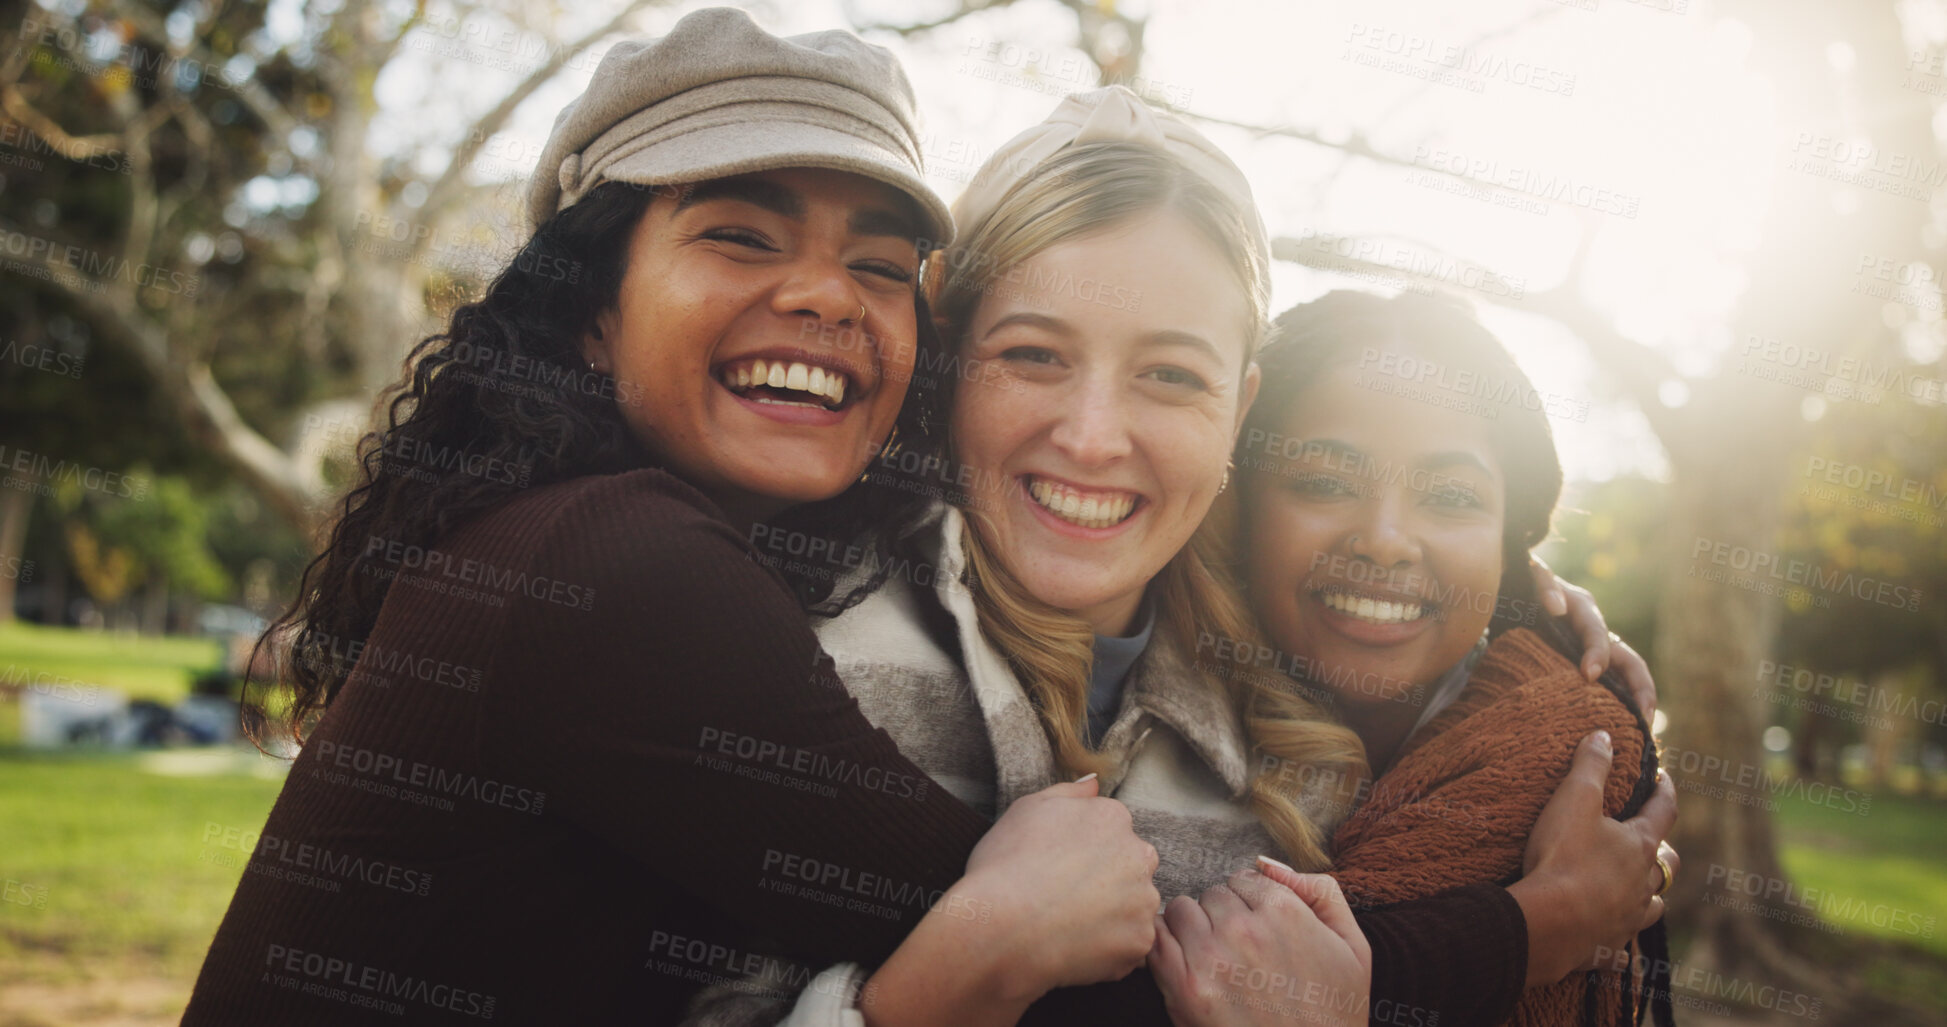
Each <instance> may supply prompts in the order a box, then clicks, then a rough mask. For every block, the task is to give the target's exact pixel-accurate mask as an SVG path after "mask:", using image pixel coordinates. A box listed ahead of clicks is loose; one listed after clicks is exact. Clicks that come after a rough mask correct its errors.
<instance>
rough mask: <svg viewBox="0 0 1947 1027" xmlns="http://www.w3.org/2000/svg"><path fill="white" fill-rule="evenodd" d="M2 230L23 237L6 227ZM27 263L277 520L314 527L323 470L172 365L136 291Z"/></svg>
mask: <svg viewBox="0 0 1947 1027" xmlns="http://www.w3.org/2000/svg"><path fill="white" fill-rule="evenodd" d="M0 230H3V231H7V232H18V231H19V230H18V229H17V228H15V227H14V226H13V225H10V224H8V223H6V222H4V221H0ZM50 241H51V240H50ZM22 263H25V264H28V265H30V266H33V267H37V268H40V269H41V270H43V271H44V272H46V277H45V278H40V277H39V276H35V277H36V278H37V280H40V281H44V282H46V283H48V284H50V285H52V286H53V287H55V288H56V289H57V290H59V291H60V292H61V294H62V295H64V296H66V297H67V298H68V299H69V300H71V301H73V302H74V303H75V305H76V306H78V307H79V308H80V309H81V311H82V312H83V313H85V314H87V315H88V317H89V319H90V320H91V321H92V322H94V324H95V325H96V326H97V327H98V328H99V329H100V330H101V331H102V333H103V334H104V335H106V336H107V337H108V338H110V339H113V340H114V341H115V342H116V343H118V344H119V345H121V346H122V348H123V349H125V350H127V351H128V352H129V353H130V354H131V355H133V356H134V357H135V358H136V362H137V364H138V365H140V367H141V368H142V370H143V371H144V372H145V373H146V374H147V376H148V378H149V380H150V381H151V382H152V383H153V384H154V385H155V387H156V390H157V392H158V393H160V395H161V396H162V398H163V400H164V401H165V402H167V403H168V404H169V405H170V406H171V407H173V408H174V409H175V411H176V413H177V415H178V416H180V417H181V418H182V420H183V423H184V425H185V426H186V427H187V428H188V429H189V430H190V432H191V433H192V434H193V435H196V436H198V437H200V438H201V439H202V440H203V441H205V442H206V443H208V444H209V445H210V446H211V448H213V449H215V450H216V452H217V454H218V455H219V456H222V457H223V458H225V459H226V460H228V461H229V463H230V464H231V466H233V467H235V468H236V469H237V470H238V472H239V473H240V474H241V475H242V476H243V478H244V479H245V480H246V481H247V482H248V483H249V484H250V485H252V486H253V487H254V488H255V489H256V490H257V492H258V494H259V495H262V496H264V497H265V498H266V499H268V500H269V501H270V502H271V503H272V505H274V506H275V507H276V508H277V511H278V513H280V514H282V515H283V516H285V517H286V518H287V519H289V520H290V522H291V523H292V524H295V525H298V526H300V527H303V528H309V527H310V526H311V524H312V523H313V520H314V517H315V507H314V502H315V498H316V497H318V496H321V495H322V494H323V492H324V476H323V473H322V471H321V469H319V468H305V467H302V466H300V465H299V464H298V463H297V462H296V461H294V460H292V459H291V458H290V456H289V455H288V454H286V453H285V452H284V451H283V450H281V449H279V448H277V447H276V446H275V445H273V444H271V442H270V441H269V440H268V439H266V438H264V437H263V436H262V435H260V434H258V433H257V432H256V431H255V430H254V429H252V428H251V427H250V426H249V425H248V424H246V423H245V422H244V420H243V417H242V415H240V414H238V413H237V409H236V406H235V404H233V403H231V402H230V397H229V396H228V395H226V394H225V393H224V391H223V389H222V387H221V386H219V385H217V384H216V381H215V379H214V378H212V377H211V376H210V371H209V367H208V365H207V364H204V363H203V362H202V361H200V360H198V361H195V362H193V363H185V362H181V361H178V360H176V359H174V354H173V353H172V352H171V349H170V345H169V338H168V335H167V333H166V332H164V331H163V330H162V329H161V328H160V327H158V326H157V325H156V324H155V323H154V322H153V321H151V320H149V318H148V317H147V316H146V315H144V314H143V313H142V309H141V302H140V300H139V298H138V295H137V290H136V288H135V287H133V286H123V285H121V284H119V283H117V285H115V286H113V287H111V286H108V285H106V284H105V283H101V282H94V283H90V282H89V281H88V280H87V279H85V278H83V277H82V276H81V275H78V274H76V273H75V272H74V271H73V270H71V269H69V268H67V267H64V266H62V265H61V264H59V263H57V262H55V261H54V260H52V259H51V258H49V257H48V256H46V255H44V254H42V255H35V256H30V257H28V258H26V259H25V260H24V261H22Z"/></svg>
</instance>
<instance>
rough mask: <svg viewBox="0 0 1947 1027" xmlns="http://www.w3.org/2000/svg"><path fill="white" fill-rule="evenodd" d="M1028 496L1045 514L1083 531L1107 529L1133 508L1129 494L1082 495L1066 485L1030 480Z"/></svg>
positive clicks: (1134, 503) (1131, 495)
mask: <svg viewBox="0 0 1947 1027" xmlns="http://www.w3.org/2000/svg"><path fill="white" fill-rule="evenodd" d="M1028 494H1029V495H1030V496H1032V497H1034V501H1035V502H1037V503H1039V504H1041V505H1042V506H1043V507H1045V508H1047V510H1048V512H1050V513H1052V514H1054V515H1055V516H1056V517H1059V518H1061V519H1062V520H1064V521H1068V522H1070V523H1072V524H1078V525H1081V526H1082V527H1084V528H1108V527H1113V526H1114V525H1117V524H1120V523H1122V522H1123V521H1124V520H1126V519H1128V517H1129V512H1130V511H1131V510H1134V509H1135V507H1136V496H1135V494H1134V493H1131V492H1106V493H1094V494H1090V495H1083V494H1081V493H1078V492H1076V491H1075V490H1074V489H1071V488H1069V487H1068V486H1066V485H1056V484H1054V483H1052V482H1046V481H1042V480H1040V479H1039V478H1031V479H1029V481H1028Z"/></svg>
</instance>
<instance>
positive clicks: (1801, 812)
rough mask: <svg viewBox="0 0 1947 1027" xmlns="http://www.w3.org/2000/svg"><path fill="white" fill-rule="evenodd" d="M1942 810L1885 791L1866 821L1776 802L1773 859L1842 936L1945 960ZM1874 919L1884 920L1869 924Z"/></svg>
mask: <svg viewBox="0 0 1947 1027" xmlns="http://www.w3.org/2000/svg"><path fill="white" fill-rule="evenodd" d="M1944 821H1947V803H1942V802H1939V801H1937V800H1933V799H1925V798H1909V797H1906V796H1901V795H1894V794H1890V793H1887V792H1878V793H1875V794H1874V795H1873V800H1872V807H1871V809H1870V810H1869V811H1868V812H1867V813H1866V815H1864V816H1860V815H1858V814H1856V813H1848V812H1845V811H1844V810H1843V809H1837V808H1833V807H1829V806H1823V805H1819V804H1817V803H1813V802H1809V801H1806V800H1805V799H1804V798H1802V797H1791V798H1787V797H1782V796H1781V797H1780V799H1779V806H1778V812H1777V814H1776V818H1775V823H1776V825H1777V830H1778V841H1779V858H1780V859H1781V860H1782V861H1783V863H1784V865H1785V870H1786V871H1787V872H1788V873H1790V875H1791V877H1792V879H1793V881H1794V882H1795V883H1796V884H1797V885H1798V886H1799V887H1800V888H1801V889H1813V888H1816V889H1818V890H1819V894H1820V896H1821V897H1820V898H1816V899H1815V898H1813V897H1812V896H1811V895H1810V892H1809V891H1807V892H1806V901H1808V902H1810V903H1812V904H1814V905H1815V907H1816V908H1817V909H1818V910H1819V911H1820V912H1821V914H1822V915H1823V916H1825V917H1826V919H1828V920H1830V921H1832V922H1834V923H1836V924H1837V925H1838V926H1839V927H1841V928H1843V929H1844V931H1845V933H1846V934H1847V935H1851V934H1855V933H1856V934H1862V935H1870V936H1875V937H1881V938H1888V939H1891V940H1894V941H1902V942H1907V943H1910V944H1913V945H1918V946H1920V947H1922V948H1925V949H1927V950H1928V951H1930V952H1933V953H1935V954H1936V955H1940V956H1944V957H1947V923H1939V922H1937V920H1935V918H1937V917H1938V916H1939V915H1940V914H1941V913H1943V912H1947V844H1943V842H1947V827H1943V822H1944ZM1874 920H1881V921H1884V922H1882V923H1877V924H1876V923H1874V922H1873V921H1874Z"/></svg>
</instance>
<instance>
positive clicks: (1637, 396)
mask: <svg viewBox="0 0 1947 1027" xmlns="http://www.w3.org/2000/svg"><path fill="white" fill-rule="evenodd" d="M1415 245H1417V244H1415ZM1422 248H1423V249H1426V250H1427V252H1429V253H1432V254H1434V255H1435V256H1439V257H1446V258H1447V259H1458V258H1452V257H1448V256H1447V255H1446V254H1442V253H1440V252H1439V251H1437V250H1434V249H1432V248H1430V247H1422ZM1271 256H1272V258H1273V259H1276V260H1284V261H1289V262H1291V263H1294V264H1301V265H1303V266H1305V267H1310V268H1316V269H1318V270H1320V271H1327V272H1330V273H1333V274H1339V275H1345V276H1348V277H1352V278H1359V279H1372V278H1377V279H1379V280H1380V283H1379V284H1387V283H1390V282H1397V283H1399V284H1400V285H1401V287H1411V286H1412V285H1413V284H1414V283H1425V284H1428V285H1432V286H1436V287H1442V288H1445V287H1447V286H1446V283H1444V282H1441V281H1440V280H1439V279H1436V278H1431V277H1428V276H1426V275H1420V274H1415V273H1413V272H1411V271H1407V270H1404V269H1401V268H1396V267H1393V266H1391V265H1389V264H1382V263H1379V262H1377V261H1370V260H1364V259H1361V258H1357V257H1341V256H1339V255H1338V254H1336V253H1329V252H1324V251H1320V250H1316V249H1313V248H1311V247H1307V246H1306V245H1305V244H1304V243H1303V242H1302V241H1301V240H1298V239H1293V238H1291V237H1289V236H1281V237H1279V238H1276V239H1273V240H1272V241H1271ZM1583 259H1584V255H1583V252H1582V251H1578V252H1577V254H1576V258H1575V262H1574V264H1573V265H1572V269H1571V273H1570V274H1569V276H1568V277H1567V278H1565V279H1564V280H1563V282H1562V284H1561V285H1558V286H1556V287H1554V288H1552V289H1549V290H1547V291H1546V292H1538V293H1531V294H1528V295H1526V296H1525V297H1521V298H1515V297H1509V296H1497V295H1494V294H1492V293H1486V292H1483V293H1481V298H1482V299H1483V300H1485V301H1486V302H1488V303H1492V304H1494V305H1496V306H1499V307H1506V308H1507V309H1509V310H1519V311H1522V312H1524V313H1529V314H1540V315H1541V316H1543V317H1546V318H1549V319H1550V320H1553V321H1555V322H1556V323H1558V324H1560V325H1561V326H1562V327H1564V328H1567V329H1568V330H1569V331H1570V332H1573V333H1574V334H1575V336H1576V337H1577V338H1579V339H1581V340H1582V343H1583V345H1584V346H1586V347H1587V348H1588V350H1589V355H1590V357H1591V358H1593V359H1594V360H1595V362H1596V364H1597V365H1598V366H1599V367H1601V368H1602V370H1603V371H1604V372H1605V373H1607V374H1608V375H1609V376H1610V377H1611V379H1612V380H1613V381H1615V382H1616V383H1617V384H1618V385H1620V386H1621V387H1622V389H1623V392H1624V393H1625V394H1626V395H1628V396H1629V398H1630V400H1631V401H1632V402H1634V403H1635V404H1636V406H1637V407H1638V408H1639V409H1640V410H1641V411H1642V412H1643V416H1644V418H1646V419H1647V420H1648V421H1649V422H1650V427H1651V428H1652V429H1653V430H1654V431H1655V432H1656V434H1657V437H1658V438H1659V439H1662V440H1663V442H1664V448H1665V449H1667V450H1670V451H1672V452H1674V451H1676V449H1677V444H1676V440H1677V439H1679V438H1680V437H1681V432H1682V431H1683V430H1684V425H1683V423H1682V418H1681V417H1680V416H1679V415H1678V413H1677V412H1676V411H1673V410H1671V409H1670V408H1668V407H1666V406H1664V405H1663V402H1662V399H1661V398H1660V397H1659V395H1658V390H1659V388H1660V387H1661V386H1662V384H1663V383H1664V382H1666V381H1670V380H1672V379H1681V378H1682V377H1683V376H1682V375H1680V374H1678V373H1677V370H1676V367H1675V366H1674V365H1672V364H1671V363H1670V361H1669V359H1668V358H1666V357H1665V356H1664V355H1663V354H1662V353H1660V352H1658V351H1656V350H1655V349H1653V348H1651V347H1649V346H1645V345H1643V344H1642V343H1640V342H1637V341H1635V340H1634V339H1631V338H1628V337H1627V336H1625V335H1623V334H1622V333H1621V332H1618V331H1616V330H1615V328H1613V327H1611V326H1610V324H1609V319H1608V318H1607V317H1605V316H1604V315H1603V314H1602V313H1601V312H1599V311H1597V310H1596V309H1595V308H1594V307H1592V306H1590V305H1589V303H1588V301H1587V300H1584V299H1583V298H1582V297H1581V295H1580V293H1578V292H1577V291H1576V286H1577V284H1578V283H1579V282H1580V281H1581V274H1580V270H1581V267H1582V263H1583Z"/></svg>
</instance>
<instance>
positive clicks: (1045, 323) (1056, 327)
mask: <svg viewBox="0 0 1947 1027" xmlns="http://www.w3.org/2000/svg"><path fill="white" fill-rule="evenodd" d="M1014 325H1025V326H1027V327H1029V328H1039V329H1041V330H1042V331H1045V332H1052V333H1054V334H1056V335H1062V336H1073V335H1074V334H1075V327H1074V326H1073V325H1071V324H1069V323H1068V322H1067V321H1064V320H1062V319H1061V318H1058V317H1055V316H1053V315H1050V314H1037V313H1033V312H1031V311H1025V310H1024V311H1020V312H1017V313H1013V314H1009V315H1007V316H1006V317H1003V318H1001V319H1000V320H998V321H996V322H994V323H993V325H992V326H991V327H989V328H988V329H987V331H986V333H985V334H983V335H982V336H981V338H983V339H984V338H986V337H987V336H989V335H992V334H994V333H995V332H998V331H1000V330H1001V329H1003V328H1008V327H1011V326H1014ZM1140 344H1141V345H1144V346H1186V347H1189V348H1190V349H1194V350H1199V351H1201V352H1203V353H1206V354H1208V355H1209V356H1210V359H1212V360H1216V361H1219V362H1222V360H1223V357H1222V355H1220V354H1219V353H1218V352H1217V347H1216V346H1215V345H1214V344H1212V343H1211V341H1210V340H1209V339H1206V338H1204V337H1203V336H1201V335H1197V334H1196V333H1194V332H1185V331H1180V330H1178V329H1174V328H1166V329H1163V330H1162V331H1156V332H1149V333H1148V334H1146V335H1144V336H1143V337H1142V339H1141V342H1140Z"/></svg>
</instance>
